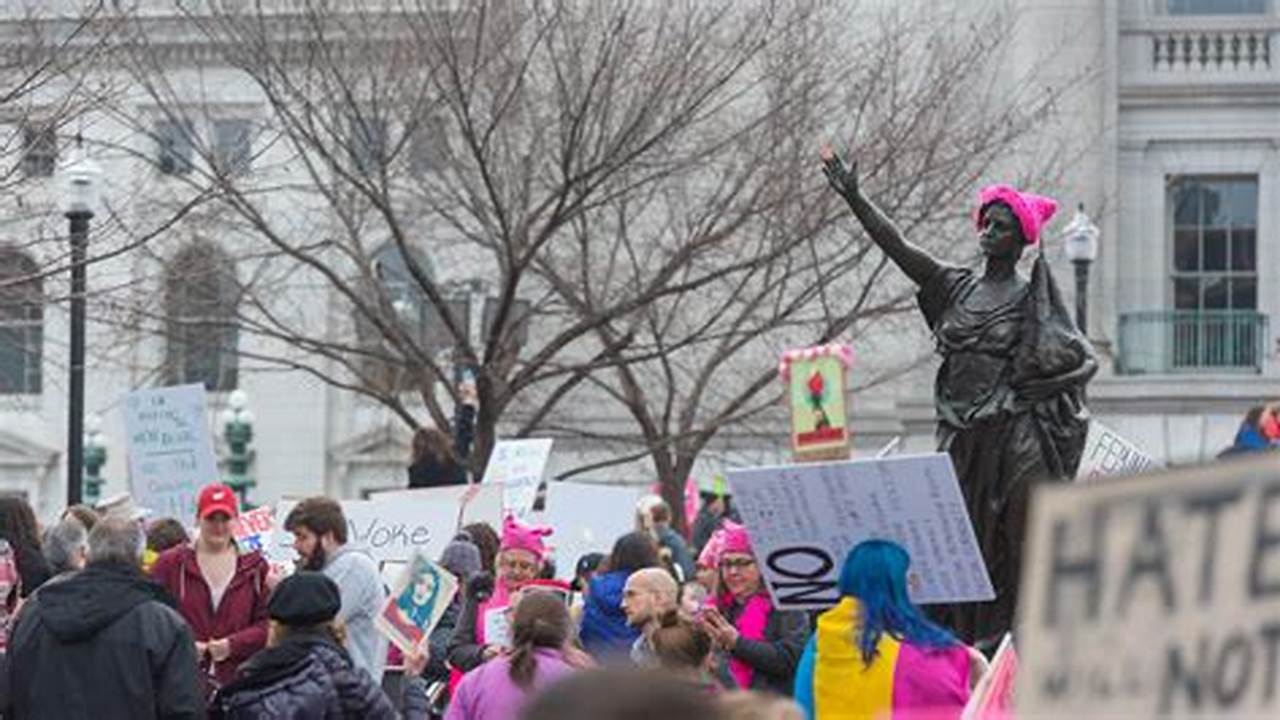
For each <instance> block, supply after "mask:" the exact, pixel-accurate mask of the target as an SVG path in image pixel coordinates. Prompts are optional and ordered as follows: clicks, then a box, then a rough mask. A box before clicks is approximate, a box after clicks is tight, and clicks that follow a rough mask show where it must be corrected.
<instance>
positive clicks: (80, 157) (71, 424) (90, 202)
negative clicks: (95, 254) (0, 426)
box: [63, 136, 101, 505]
mask: <svg viewBox="0 0 1280 720" xmlns="http://www.w3.org/2000/svg"><path fill="white" fill-rule="evenodd" d="M100 176H101V173H100V172H99V170H98V166H97V164H96V163H95V162H94V161H93V160H92V158H90V157H89V155H88V154H87V153H86V152H85V150H84V143H83V141H82V139H81V138H80V137H79V136H76V145H75V147H74V148H73V149H72V152H71V155H70V157H69V158H68V161H67V164H66V167H65V169H64V171H63V177H64V184H63V214H64V215H65V216H66V218H67V220H69V221H70V223H71V228H70V241H71V357H70V362H69V363H68V367H69V368H70V378H69V382H68V391H69V397H68V407H67V504H68V505H76V504H79V503H80V500H81V491H82V483H83V481H84V334H85V333H84V325H85V321H84V315H85V312H84V294H85V285H86V282H85V266H84V264H85V255H86V250H87V248H88V245H89V220H90V219H92V218H93V210H94V208H95V207H96V206H97V202H98V178H99V177H100Z"/></svg>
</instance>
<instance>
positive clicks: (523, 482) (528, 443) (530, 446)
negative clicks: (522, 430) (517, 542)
mask: <svg viewBox="0 0 1280 720" xmlns="http://www.w3.org/2000/svg"><path fill="white" fill-rule="evenodd" d="M551 442H552V441H551V440H550V439H546V438H544V439H531V440H499V441H498V442H497V444H495V445H494V447H493V453H492V454H491V455H490V456H489V464H488V465H486V466H485V469H484V480H483V482H484V483H485V484H488V483H502V486H503V487H504V488H506V489H505V491H504V500H503V505H504V507H505V508H506V509H507V510H510V511H511V512H513V513H515V514H516V515H518V516H520V517H524V516H525V515H527V514H528V513H529V512H530V511H531V510H532V509H533V500H534V498H535V497H536V496H537V494H538V485H539V484H540V483H541V482H542V473H543V471H544V470H545V469H546V467H547V459H548V458H550V457H551Z"/></svg>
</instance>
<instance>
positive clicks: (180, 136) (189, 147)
mask: <svg viewBox="0 0 1280 720" xmlns="http://www.w3.org/2000/svg"><path fill="white" fill-rule="evenodd" d="M156 142H157V143H158V144H159V148H158V153H159V155H158V156H157V158H156V163H157V165H158V166H159V168H160V172H162V173H164V174H165V175H186V174H187V173H189V172H191V170H192V168H193V167H194V165H193V164H192V155H193V154H194V151H195V144H194V141H193V139H192V130H191V126H190V125H186V124H184V123H178V122H172V121H169V120H165V121H161V122H158V123H156Z"/></svg>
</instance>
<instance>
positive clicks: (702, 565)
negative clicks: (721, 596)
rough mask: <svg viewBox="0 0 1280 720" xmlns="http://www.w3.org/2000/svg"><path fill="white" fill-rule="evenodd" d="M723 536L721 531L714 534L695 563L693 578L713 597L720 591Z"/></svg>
mask: <svg viewBox="0 0 1280 720" xmlns="http://www.w3.org/2000/svg"><path fill="white" fill-rule="evenodd" d="M723 537H724V536H723V535H722V534H721V533H720V532H719V531H717V532H716V534H714V535H712V536H711V538H710V539H709V540H707V542H706V544H704V545H703V546H702V551H701V552H699V553H698V560H697V562H696V563H694V566H695V569H694V575H693V579H694V580H695V581H696V582H697V583H698V584H699V585H701V586H702V588H703V590H705V591H706V593H707V594H708V595H710V596H712V597H715V596H716V594H718V593H719V592H720V549H721V548H720V543H721V540H722V539H723Z"/></svg>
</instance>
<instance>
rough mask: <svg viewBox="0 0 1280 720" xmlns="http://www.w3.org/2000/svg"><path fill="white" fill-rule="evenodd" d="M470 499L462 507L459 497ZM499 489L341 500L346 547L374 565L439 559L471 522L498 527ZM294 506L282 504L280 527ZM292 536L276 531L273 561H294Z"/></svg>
mask: <svg viewBox="0 0 1280 720" xmlns="http://www.w3.org/2000/svg"><path fill="white" fill-rule="evenodd" d="M468 494H474V498H472V499H471V500H470V501H469V502H466V503H465V505H464V504H462V500H463V499H464V496H466V495H468ZM501 503H502V488H501V487H500V486H497V485H494V486H492V487H487V488H486V487H483V486H478V485H471V486H467V485H456V486H447V487H440V488H422V489H419V490H406V491H393V492H389V493H385V494H379V495H377V496H375V497H374V499H372V500H343V501H342V512H343V514H344V515H345V516H346V518H347V543H348V544H349V545H351V547H353V548H359V549H362V550H365V551H367V552H368V553H369V554H370V555H371V556H372V557H373V559H374V560H375V561H377V562H379V563H381V562H384V561H387V560H396V561H400V562H407V561H408V560H409V559H410V558H411V557H413V554H414V553H415V552H421V553H422V554H423V555H425V556H427V557H438V556H439V555H440V552H441V551H443V550H444V546H445V545H447V544H448V543H449V541H450V540H452V539H453V536H454V535H456V534H457V532H458V528H459V527H461V526H462V525H465V524H467V523H472V522H486V523H489V524H491V525H493V526H494V527H498V526H499V523H500V522H501ZM296 504H297V501H296V500H281V501H280V502H279V503H278V504H277V505H276V517H277V518H280V522H283V520H284V518H286V517H288V515H289V511H290V510H292V509H293V506H294V505H296ZM292 544H293V537H292V533H289V532H286V531H285V530H284V529H283V528H280V529H279V531H278V532H276V533H275V538H274V540H273V541H272V543H271V544H270V546H269V548H268V556H269V557H270V558H271V559H273V560H285V559H289V558H292V557H293V556H294V552H293V546H292Z"/></svg>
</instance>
